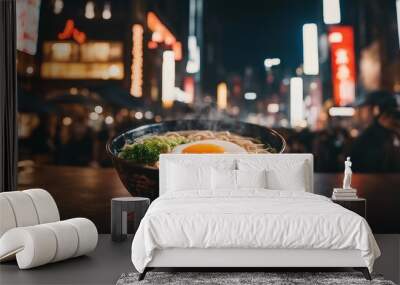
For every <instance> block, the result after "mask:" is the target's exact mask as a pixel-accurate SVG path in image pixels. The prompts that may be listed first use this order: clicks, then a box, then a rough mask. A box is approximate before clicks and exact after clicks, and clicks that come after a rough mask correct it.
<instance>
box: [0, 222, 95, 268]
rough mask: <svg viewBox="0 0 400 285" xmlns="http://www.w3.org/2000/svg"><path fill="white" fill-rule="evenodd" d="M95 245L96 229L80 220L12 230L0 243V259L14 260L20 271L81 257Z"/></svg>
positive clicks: (90, 223)
mask: <svg viewBox="0 0 400 285" xmlns="http://www.w3.org/2000/svg"><path fill="white" fill-rule="evenodd" d="M96 245H97V229H96V227H95V225H94V224H93V223H92V222H91V221H89V220H88V219H84V218H75V219H70V220H65V221H61V222H55V223H49V224H42V225H36V226H29V227H20V228H14V229H11V230H9V231H7V232H6V233H5V234H4V235H3V236H2V237H1V239H0V259H3V258H4V259H10V257H12V256H14V255H15V256H16V259H17V262H18V266H19V268H21V269H28V268H32V267H37V266H40V265H43V264H47V263H51V262H57V261H60V260H64V259H68V258H71V257H76V256H80V255H84V254H86V253H88V252H90V251H92V250H93V249H95V247H96Z"/></svg>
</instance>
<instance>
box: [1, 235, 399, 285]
mask: <svg viewBox="0 0 400 285" xmlns="http://www.w3.org/2000/svg"><path fill="white" fill-rule="evenodd" d="M376 239H377V242H378V244H379V247H380V248H381V250H382V255H383V256H382V257H380V258H379V259H378V260H377V261H376V264H375V266H374V272H375V273H377V274H382V275H383V276H384V277H385V279H388V280H392V281H394V282H395V283H397V282H399V280H400V273H399V272H400V263H399V257H398V254H397V253H398V252H399V249H400V235H397V236H391V235H380V236H379V235H378V236H376ZM131 243H132V236H131V237H130V238H129V239H127V240H125V241H124V242H120V243H116V242H112V241H111V239H110V235H100V236H99V243H98V245H97V248H96V250H95V251H94V252H92V253H90V254H89V255H88V256H81V257H77V258H73V259H69V260H65V261H61V262H57V263H53V264H48V265H44V266H41V267H37V268H34V269H29V270H19V269H18V266H17V264H16V262H15V261H13V262H8V263H2V264H0V284H1V285H22V284H24V285H28V284H29V285H44V284H70V285H72V284H77V285H78V284H79V285H83V284H98V285H103V284H115V283H116V281H117V280H118V278H119V277H120V276H121V274H122V273H127V272H134V271H135V269H134V267H133V265H132V262H131V257H130V255H131ZM394 262H396V263H394ZM268 270H269V271H299V270H300V269H285V270H277V269H273V268H271V269H268ZM348 270H351V269H350V268H330V269H329V268H328V269H318V268H306V269H301V270H300V271H310V272H318V271H348Z"/></svg>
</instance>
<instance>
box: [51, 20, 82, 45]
mask: <svg viewBox="0 0 400 285" xmlns="http://www.w3.org/2000/svg"><path fill="white" fill-rule="evenodd" d="M71 38H72V39H74V40H75V41H76V42H77V43H78V44H83V43H84V42H85V41H86V34H85V33H84V32H81V31H79V30H78V29H77V28H75V22H74V21H73V20H71V19H69V20H67V21H66V22H65V27H64V30H63V31H62V32H61V33H59V34H58V39H59V40H67V39H71Z"/></svg>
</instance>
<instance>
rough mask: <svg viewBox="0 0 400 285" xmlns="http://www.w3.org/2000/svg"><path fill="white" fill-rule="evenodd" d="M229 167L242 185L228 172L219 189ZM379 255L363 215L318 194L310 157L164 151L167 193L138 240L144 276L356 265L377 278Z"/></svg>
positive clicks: (135, 249)
mask: <svg viewBox="0 0 400 285" xmlns="http://www.w3.org/2000/svg"><path fill="white" fill-rule="evenodd" d="M204 167H207V168H204ZM209 167H211V168H212V171H211V172H207V171H209ZM199 169H200V171H199ZM192 170H193V171H194V172H196V171H197V172H196V173H195V175H194V176H191V171H192ZM205 170H207V171H205ZM221 171H222V172H221ZM236 171H237V172H236ZM263 171H265V179H266V185H265V186H264V187H263V188H261V187H256V188H255V187H253V186H254V185H253V182H254V181H256V180H257V179H258V177H264V176H260V175H264V172H263ZM225 172H226V173H235V175H236V176H235V186H234V187H228V186H229V183H225V182H224V181H228V180H229V177H228V176H227V177H226V179H225V180H224V179H223V180H221V179H220V182H219V183H220V184H223V185H222V186H224V185H225V188H224V187H222V188H221V185H220V186H219V188H217V187H216V184H215V180H218V179H219V178H221V176H218V175H221V173H222V175H224V173H225ZM207 173H208V174H207ZM215 173H216V174H215ZM246 174H247V177H248V178H249V179H247V180H246ZM205 175H209V176H210V175H211V178H210V179H211V180H212V184H211V186H210V185H209V184H207V183H205V182H204V181H208V178H207V176H205ZM240 175H242V176H241V177H242V178H240V179H239V177H240ZM216 177H217V178H216ZM218 177H219V178H218ZM222 178H224V176H222ZM239 180H241V181H239ZM191 181H192V184H193V187H189V188H191V189H187V188H188V187H187V185H188V183H190V182H191ZM243 181H244V182H243ZM185 183H186V184H185ZM246 183H247V184H246ZM217 184H218V183H217ZM185 185H186V186H185ZM238 185H242V186H243V185H245V186H246V185H250V186H252V187H240V188H239V187H238ZM185 187H186V188H185ZM379 255H380V251H379V248H378V246H377V244H376V242H375V239H374V237H373V235H372V232H371V230H370V228H369V226H368V224H367V222H366V221H365V220H364V219H363V218H362V217H360V216H358V215H357V214H355V213H353V212H351V211H349V210H347V209H344V208H343V207H341V206H339V205H337V204H335V203H333V202H331V201H330V200H329V199H328V198H326V197H323V196H320V195H316V194H313V157H312V155H310V154H272V155H269V154H266V155H264V154H256V155H247V154H240V155H229V154H223V155H173V154H168V155H162V156H161V158H160V197H159V198H158V199H156V200H155V201H154V202H153V203H152V204H151V206H150V208H149V210H148V212H147V213H146V215H145V217H144V218H143V220H142V222H141V224H140V226H139V229H138V231H137V233H136V235H135V237H134V240H133V243H132V262H133V264H134V266H135V267H136V269H137V270H138V271H139V272H141V273H142V274H141V276H140V279H142V278H144V275H145V273H146V271H148V270H149V269H151V268H154V267H167V268H171V267H238V268H243V267H263V268H264V267H354V268H360V269H361V270H362V271H363V273H364V275H365V276H366V278H370V275H369V272H371V271H372V267H373V263H374V260H375V259H376V258H377V257H379Z"/></svg>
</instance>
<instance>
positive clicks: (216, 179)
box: [212, 168, 236, 191]
mask: <svg viewBox="0 0 400 285" xmlns="http://www.w3.org/2000/svg"><path fill="white" fill-rule="evenodd" d="M212 188H213V189H214V190H215V191H218V190H230V191H233V190H236V170H233V169H217V168H212Z"/></svg>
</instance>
